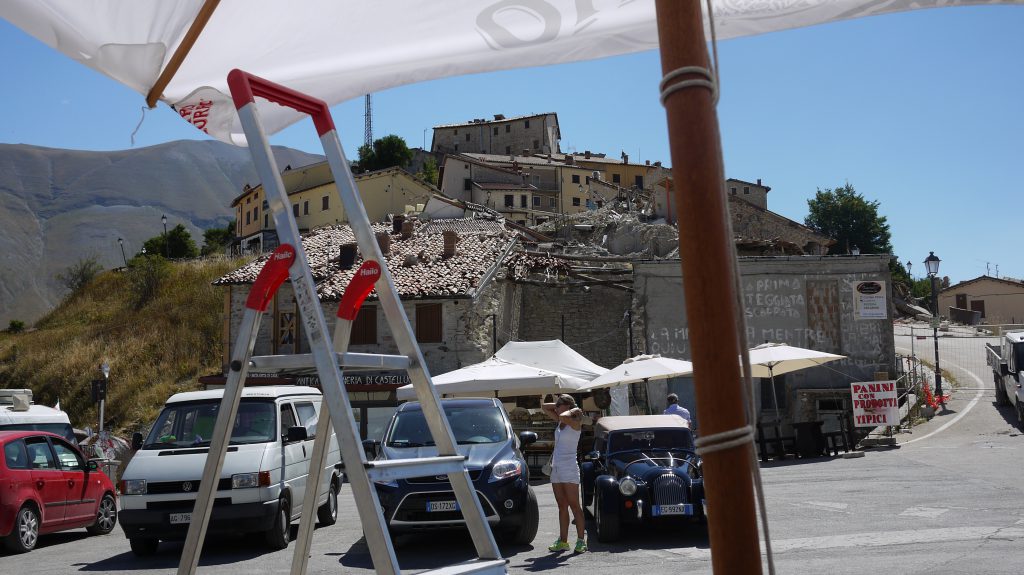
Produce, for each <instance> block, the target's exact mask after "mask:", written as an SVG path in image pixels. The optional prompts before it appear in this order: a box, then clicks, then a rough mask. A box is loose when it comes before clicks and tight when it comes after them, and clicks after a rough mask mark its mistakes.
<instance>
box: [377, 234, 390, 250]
mask: <svg viewBox="0 0 1024 575" xmlns="http://www.w3.org/2000/svg"><path fill="white" fill-rule="evenodd" d="M376 235H377V245H378V246H380V251H381V253H382V254H384V255H390V254H391V235H390V234H388V233H387V232H377V234H376Z"/></svg>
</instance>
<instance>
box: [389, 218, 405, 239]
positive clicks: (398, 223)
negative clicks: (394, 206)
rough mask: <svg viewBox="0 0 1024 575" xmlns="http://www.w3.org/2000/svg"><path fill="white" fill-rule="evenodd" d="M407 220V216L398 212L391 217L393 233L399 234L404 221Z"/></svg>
mask: <svg viewBox="0 0 1024 575" xmlns="http://www.w3.org/2000/svg"><path fill="white" fill-rule="evenodd" d="M403 222H405V216H403V215H402V214H396V215H395V216H394V217H392V218H391V233H393V234H397V233H399V232H401V231H402V223H403Z"/></svg>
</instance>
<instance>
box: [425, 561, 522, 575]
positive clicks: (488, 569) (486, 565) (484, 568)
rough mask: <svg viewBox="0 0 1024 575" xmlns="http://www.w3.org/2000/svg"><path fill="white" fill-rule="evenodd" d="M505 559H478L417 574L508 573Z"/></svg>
mask: <svg viewBox="0 0 1024 575" xmlns="http://www.w3.org/2000/svg"><path fill="white" fill-rule="evenodd" d="M505 564H506V561H505V560H504V559H476V560H474V561H467V562H465V563H456V564H455V565H448V566H446V567H439V568H437V569H430V570H428V571H420V572H419V573H417V575H462V574H464V573H493V574H499V573H502V574H503V573H508V569H507V568H506V566H505Z"/></svg>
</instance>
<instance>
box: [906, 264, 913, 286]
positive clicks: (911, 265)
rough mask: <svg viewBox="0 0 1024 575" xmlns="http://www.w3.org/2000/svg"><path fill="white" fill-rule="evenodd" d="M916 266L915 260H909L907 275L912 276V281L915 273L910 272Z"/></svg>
mask: <svg viewBox="0 0 1024 575" xmlns="http://www.w3.org/2000/svg"><path fill="white" fill-rule="evenodd" d="M913 266H914V262H912V261H910V260H907V275H908V276H910V281H911V282H913V281H914V274H912V273H910V268H911V267H913Z"/></svg>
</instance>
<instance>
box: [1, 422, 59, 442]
mask: <svg viewBox="0 0 1024 575" xmlns="http://www.w3.org/2000/svg"><path fill="white" fill-rule="evenodd" d="M0 431H49V432H50V433H56V434H57V435H59V436H61V437H63V438H64V439H67V440H68V441H70V442H71V443H74V444H75V445H78V440H77V439H75V431H74V430H73V429H71V425H69V424H67V423H9V424H6V425H0Z"/></svg>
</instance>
